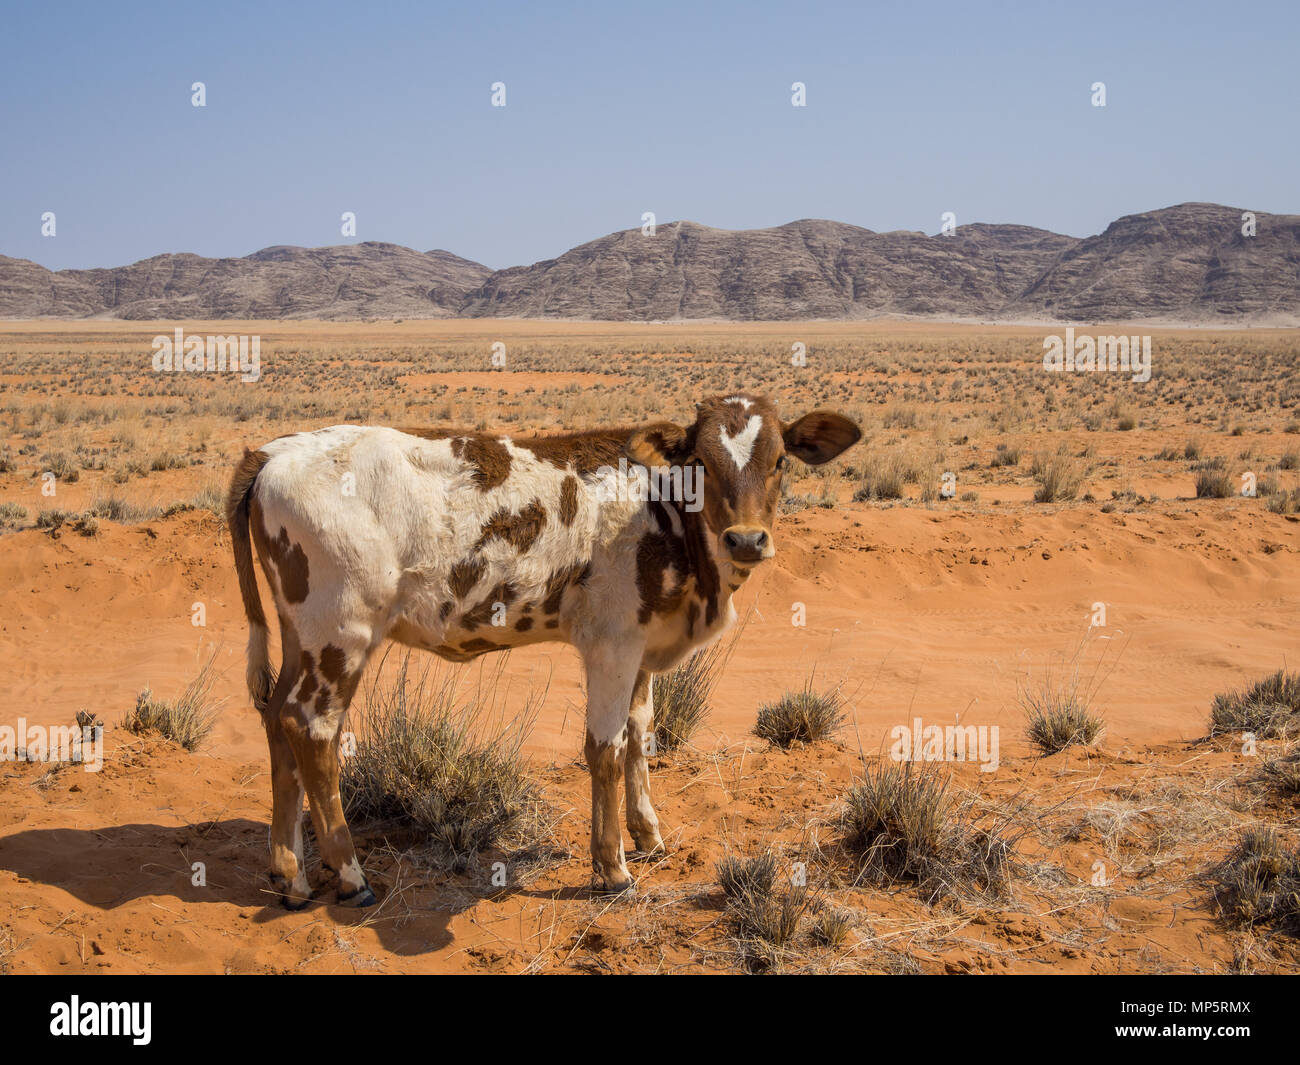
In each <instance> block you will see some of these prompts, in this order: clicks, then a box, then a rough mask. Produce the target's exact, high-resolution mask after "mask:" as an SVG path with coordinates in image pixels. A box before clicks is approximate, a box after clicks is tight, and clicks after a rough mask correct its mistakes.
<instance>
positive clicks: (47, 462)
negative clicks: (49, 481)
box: [41, 451, 81, 484]
mask: <svg viewBox="0 0 1300 1065" xmlns="http://www.w3.org/2000/svg"><path fill="white" fill-rule="evenodd" d="M41 465H42V467H43V469H44V470H46V471H48V472H50V473H52V474H54V476H55V479H56V480H58V481H59V482H60V483H62V484H76V483H77V482H78V481H79V480H81V467H80V466H78V465H77V460H76V459H74V458H72V457H71V456H70V455H68V454H67V453H66V452H63V451H50V452H46V453H45V455H44V456H43V457H42V458H41Z"/></svg>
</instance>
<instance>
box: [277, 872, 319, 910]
mask: <svg viewBox="0 0 1300 1065" xmlns="http://www.w3.org/2000/svg"><path fill="white" fill-rule="evenodd" d="M271 890H272V891H274V892H276V893H277V894H278V895H279V896H280V905H281V906H283V907H284V908H285V909H286V910H289V911H291V912H292V911H297V910H303V909H306V908H307V903H309V902H311V888H310V887H309V886H307V884H306V883H305V882H304V883H302V884H297V885H295V884H293V883H291V882H290V881H288V880H287V879H285V878H284V877H282V876H279V875H277V874H275V873H272V874H271Z"/></svg>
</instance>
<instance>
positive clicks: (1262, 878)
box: [1210, 828, 1300, 932]
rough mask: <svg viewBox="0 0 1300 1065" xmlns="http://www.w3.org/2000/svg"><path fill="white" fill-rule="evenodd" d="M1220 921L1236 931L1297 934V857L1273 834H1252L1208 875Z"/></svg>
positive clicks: (1256, 830) (1299, 877) (1266, 831)
mask: <svg viewBox="0 0 1300 1065" xmlns="http://www.w3.org/2000/svg"><path fill="white" fill-rule="evenodd" d="M1210 880H1211V891H1212V893H1213V897H1214V901H1215V903H1216V905H1217V906H1218V908H1219V914H1220V916H1221V917H1222V918H1223V919H1224V920H1225V921H1227V922H1228V923H1229V924H1231V925H1233V926H1234V927H1237V928H1247V929H1249V928H1253V927H1255V926H1256V925H1270V926H1273V927H1275V928H1279V929H1282V930H1284V931H1289V932H1296V931H1300V854H1296V853H1295V852H1294V851H1289V850H1287V849H1286V847H1285V845H1284V844H1283V842H1282V840H1281V839H1280V838H1279V836H1278V835H1277V833H1276V832H1275V831H1274V830H1273V829H1271V828H1251V829H1247V830H1246V831H1245V832H1243V833H1242V835H1241V839H1240V840H1239V841H1238V842H1237V845H1236V846H1235V847H1233V848H1232V850H1231V851H1230V852H1229V853H1228V855H1227V856H1226V857H1225V858H1224V859H1223V860H1222V861H1221V862H1219V863H1218V864H1217V865H1216V866H1214V868H1213V869H1212V870H1211V871H1210Z"/></svg>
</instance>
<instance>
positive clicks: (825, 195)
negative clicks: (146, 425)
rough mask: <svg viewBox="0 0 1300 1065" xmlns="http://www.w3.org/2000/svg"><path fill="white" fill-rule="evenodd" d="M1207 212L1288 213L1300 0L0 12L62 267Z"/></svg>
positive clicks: (24, 142) (539, 247) (1297, 120)
mask: <svg viewBox="0 0 1300 1065" xmlns="http://www.w3.org/2000/svg"><path fill="white" fill-rule="evenodd" d="M195 81H202V82H204V83H205V85H206V92H207V106H206V107H202V108H197V107H193V106H191V89H190V87H191V84H192V83H193V82H195ZM498 81H500V82H504V83H505V85H506V106H505V107H504V108H494V107H493V106H492V105H491V86H492V84H493V83H494V82H498ZM795 81H801V82H804V83H805V84H806V86H807V106H806V107H803V108H796V107H793V106H791V85H792V83H793V82H795ZM1096 81H1102V82H1104V83H1105V85H1106V106H1105V107H1104V108H1100V107H1094V106H1092V103H1091V86H1092V84H1093V82H1096ZM1189 200H1203V201H1212V202H1219V203H1226V204H1229V205H1232V206H1238V207H1242V208H1249V209H1252V210H1257V211H1275V212H1285V213H1296V212H1300V2H1298V0H1274V2H1255V0H1236V2H1233V3H1224V2H1222V0H1220V2H1218V3H1201V2H1198V0H1193V2H1187V3H1160V4H1148V3H1143V2H1141V0H1130V2H1126V3H1109V2H1089V0H1076V2H1073V3H1054V2H1043V3H980V2H969V3H965V2H956V3H927V2H922V0H913V2H902V3H873V2H863V3H845V4H819V3H810V2H805V0H786V2H780V3H775V2H771V0H749V2H746V3H736V4H723V3H709V2H707V0H695V2H688V3H676V2H673V0H659V2H655V3H647V4H630V3H609V4H590V5H582V4H550V3H515V2H512V0H499V2H485V0H470V2H464V0H461V2H458V3H456V4H444V3H438V2H413V3H386V2H383V0H369V2H366V3H360V2H353V3H349V4H335V3H328V2H317V3H311V4H302V5H298V4H288V3H277V2H274V0H261V2H258V3H244V2H240V0H221V2H214V3H192V2H177V0H169V2H165V3H130V2H129V0H123V2H111V3H106V2H103V0H97V2H94V3H59V2H57V0H45V2H37V3H16V2H14V0H0V253H2V254H6V255H11V256H17V257H21V258H28V259H33V260H35V261H36V262H39V263H41V264H43V265H45V266H48V267H50V268H61V267H69V266H76V267H87V266H115V265H120V264H122V263H127V262H132V261H134V260H136V259H140V258H144V257H146V256H149V255H155V254H158V253H160V252H165V251H192V252H197V253H199V254H203V255H245V254H248V253H249V252H252V251H255V250H257V249H258V248H262V247H265V246H267V245H271V244H301V245H308V246H315V245H324V244H341V243H347V242H348V238H345V237H343V236H341V235H340V224H341V223H340V215H341V214H342V213H343V212H344V211H352V212H355V213H356V216H357V235H356V238H355V239H356V240H384V241H392V242H394V243H399V244H406V245H409V246H411V247H414V248H417V249H419V250H421V251H426V250H428V249H431V248H446V249H448V250H450V251H453V252H456V253H457V254H458V255H464V256H466V257H467V258H471V259H476V260H478V261H480V262H483V263H486V264H487V265H488V266H491V267H495V268H499V267H504V266H511V265H517V264H523V263H530V262H533V261H535V260H537V259H543V258H550V257H554V256H556V255H559V254H561V253H562V252H564V251H565V250H567V249H568V248H570V247H572V246H573V245H575V244H579V243H582V242H584V241H587V240H591V239H594V238H596V237H599V236H603V235H604V234H606V233H609V232H611V231H614V230H618V229H628V228H633V227H636V226H639V225H640V222H641V215H642V212H644V211H653V212H654V213H655V215H656V217H657V219H658V221H659V222H661V223H662V222H668V221H672V220H675V219H679V218H689V219H692V220H694V221H697V222H702V223H704V224H707V225H712V226H719V227H722V228H728V229H745V228H752V227H759V226H771V225H779V224H781V223H783V222H789V221H792V220H794V219H798V218H831V219H836V220H838V221H843V222H851V223H854V224H856V225H861V226H866V227H867V228H869V229H876V230H889V229H917V230H924V231H925V232H930V233H933V232H936V231H937V230H938V229H939V227H940V225H941V219H942V215H943V212H945V211H952V212H954V213H955V214H956V216H957V221H958V223H959V224H964V223H968V222H977V221H979V222H1019V223H1024V224H1028V225H1035V226H1041V227H1043V228H1046V229H1053V230H1056V231H1058V232H1063V233H1070V234H1073V235H1076V236H1084V235H1088V234H1091V233H1096V232H1099V231H1100V230H1101V229H1102V228H1104V227H1105V225H1106V224H1107V223H1108V222H1110V221H1111V220H1113V219H1114V218H1116V217H1118V216H1120V215H1123V214H1131V213H1134V212H1138V211H1144V210H1150V209H1153V208H1157V207H1164V206H1168V205H1170V204H1174V203H1181V202H1185V201H1189ZM45 211H53V212H55V214H56V219H57V223H56V225H57V230H56V235H55V236H54V237H43V236H42V235H41V215H42V213H43V212H45Z"/></svg>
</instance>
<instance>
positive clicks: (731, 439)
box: [718, 414, 763, 470]
mask: <svg viewBox="0 0 1300 1065" xmlns="http://www.w3.org/2000/svg"><path fill="white" fill-rule="evenodd" d="M761 428H763V416H762V415H761V414H755V415H754V416H753V417H751V418H750V419H749V422H748V423H747V424H746V425H745V428H743V429H742V430H740V432H738V433H737V434H736V435H735V436H732V435H731V434H730V433H728V432H727V427H726V426H725V425H724V426H722V428H721V430H720V431H719V434H718V435H719V437H720V438H721V440H722V446H723V447H725V448H726V449H727V454H728V455H730V456H731V461H732V462H734V463H735V464H736V469H738V470H743V469H744V468H745V467H746V466H747V465H749V460H750V458H751V457H752V456H753V454H754V441H755V440H757V439H758V431H759V430H760V429H761Z"/></svg>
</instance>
